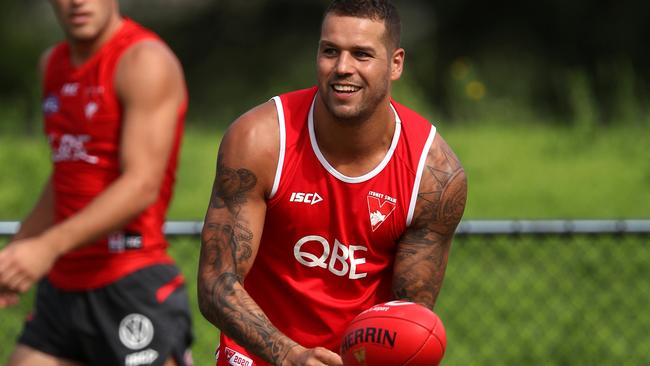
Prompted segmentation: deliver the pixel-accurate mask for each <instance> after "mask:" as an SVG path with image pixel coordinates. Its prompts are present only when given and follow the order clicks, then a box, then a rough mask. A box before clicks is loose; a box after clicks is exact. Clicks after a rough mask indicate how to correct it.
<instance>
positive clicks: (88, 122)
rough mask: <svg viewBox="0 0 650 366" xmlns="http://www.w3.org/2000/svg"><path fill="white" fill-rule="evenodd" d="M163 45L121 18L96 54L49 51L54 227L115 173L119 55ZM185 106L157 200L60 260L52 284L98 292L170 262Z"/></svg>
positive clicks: (46, 91) (63, 48)
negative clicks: (139, 46)
mask: <svg viewBox="0 0 650 366" xmlns="http://www.w3.org/2000/svg"><path fill="white" fill-rule="evenodd" d="M144 40H149V41H155V42H162V41H161V40H160V39H159V38H158V36H156V35H155V34H154V33H152V32H150V31H148V30H146V29H145V28H143V27H141V26H140V25H138V24H136V23H135V22H133V21H131V20H129V19H125V20H124V21H123V25H122V26H121V28H120V29H119V30H118V31H117V32H116V33H115V34H114V35H113V36H112V38H111V39H110V40H109V41H107V42H106V43H105V44H104V45H103V46H102V47H101V49H100V50H99V51H97V53H96V54H95V55H93V56H92V58H90V59H89V60H88V61H87V62H85V63H84V64H83V65H81V66H79V67H77V66H75V65H73V64H72V62H71V59H70V46H69V45H68V43H66V42H64V43H60V44H58V45H57V46H55V48H54V49H53V51H52V53H51V55H50V57H49V60H48V64H47V68H46V70H45V79H44V87H43V112H44V115H45V133H46V134H47V137H48V139H49V143H50V146H51V148H52V161H53V163H54V171H53V185H54V197H55V217H56V222H60V221H62V220H65V219H66V218H68V217H70V216H71V215H74V214H75V213H77V212H78V211H79V210H81V209H82V208H84V207H85V206H86V205H87V204H89V203H90V202H91V201H92V200H93V199H94V198H95V197H96V196H97V195H99V194H100V193H101V192H102V191H103V190H105V189H106V188H107V187H108V186H109V185H110V184H111V183H113V181H114V180H115V179H116V178H118V176H119V175H120V157H119V152H120V139H121V133H122V117H123V116H122V113H123V111H122V106H121V104H120V100H119V99H118V97H117V96H116V94H115V90H114V88H115V86H114V78H115V69H116V67H117V64H118V62H119V60H120V57H121V56H122V55H123V54H124V52H125V51H126V50H127V49H128V48H129V47H131V46H133V45H134V44H136V43H138V42H140V41H144ZM186 110H187V103H186V102H185V103H183V105H182V107H181V108H180V109H179V111H178V123H177V125H176V134H175V140H174V147H173V150H172V152H171V155H170V158H169V163H168V166H167V170H166V172H165V176H164V182H163V184H162V185H161V189H160V194H159V197H158V200H157V201H156V202H155V203H154V204H153V205H151V206H150V207H149V208H147V209H146V210H145V211H144V212H143V213H142V214H140V215H139V216H138V217H136V218H135V219H133V221H131V222H130V223H128V225H126V227H125V228H124V229H123V230H122V231H119V232H116V233H113V234H111V235H109V236H108V237H107V238H102V239H100V240H97V241H96V242H95V243H92V244H90V245H87V246H84V247H81V248H79V249H76V250H74V251H72V252H70V253H67V254H66V255H64V256H62V257H61V258H60V259H59V260H58V261H57V262H56V263H55V264H54V267H53V268H52V270H51V271H50V273H49V276H48V279H49V280H50V281H51V282H52V284H54V285H55V286H56V287H58V288H61V289H66V290H85V289H92V288H97V287H100V286H104V285H107V284H109V283H112V282H114V281H115V280H117V279H119V278H121V277H123V276H125V275H127V274H129V273H131V272H133V271H136V270H138V269H141V268H143V267H145V266H149V265H152V264H158V263H171V262H172V259H171V258H170V257H169V256H168V255H167V254H166V252H165V249H166V247H167V242H166V240H165V238H164V235H163V232H162V228H163V224H164V220H165V213H166V211H167V207H168V205H169V201H170V198H171V195H172V187H173V184H174V180H175V170H176V164H177V158H178V150H179V146H180V141H181V136H182V133H183V124H184V118H185V112H186Z"/></svg>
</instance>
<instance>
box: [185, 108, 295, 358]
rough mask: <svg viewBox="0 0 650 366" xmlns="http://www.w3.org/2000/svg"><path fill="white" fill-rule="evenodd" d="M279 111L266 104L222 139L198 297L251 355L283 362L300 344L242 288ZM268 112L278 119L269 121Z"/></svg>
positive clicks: (256, 241) (257, 233)
mask: <svg viewBox="0 0 650 366" xmlns="http://www.w3.org/2000/svg"><path fill="white" fill-rule="evenodd" d="M274 108H275V107H274V106H273V105H272V102H271V103H267V104H265V105H262V106H260V107H258V108H257V110H255V109H254V110H253V111H251V112H249V113H247V114H245V115H244V116H242V117H240V118H239V119H238V120H237V121H236V122H234V123H233V124H232V125H231V127H230V128H229V129H228V131H227V132H226V134H225V135H224V138H223V139H222V141H221V145H220V147H219V155H218V158H217V167H216V170H217V171H216V176H215V179H214V184H213V187H212V194H211V197H210V203H209V206H208V209H207V213H206V216H205V222H204V225H203V231H202V233H201V255H200V259H199V273H198V297H199V309H200V310H201V313H202V314H203V316H204V317H205V318H206V319H207V320H208V321H210V322H211V323H212V324H214V325H215V326H217V327H218V328H219V329H220V330H221V331H222V332H224V334H226V335H228V336H229V337H230V338H232V339H234V340H235V341H236V342H237V343H238V344H240V345H241V346H243V347H245V348H246V349H248V350H249V351H251V352H253V353H255V354H256V355H258V356H260V357H262V358H263V359H265V360H266V361H268V362H270V363H272V364H280V363H281V362H282V360H283V359H284V358H285V357H286V355H287V353H288V352H289V350H290V349H291V348H293V347H294V346H295V345H296V343H295V342H293V341H292V340H291V339H289V338H288V337H287V336H285V335H284V334H282V333H281V332H280V331H279V330H278V329H277V328H275V327H274V326H273V324H271V322H270V320H269V319H268V318H267V316H266V315H265V314H264V312H263V311H262V309H260V307H259V306H258V305H257V304H256V303H255V301H254V300H253V299H252V298H251V297H250V295H249V294H248V293H247V291H246V290H245V289H244V286H243V283H244V279H245V277H246V275H247V273H248V271H249V270H250V268H251V266H252V265H253V262H254V260H255V257H256V255H257V252H258V249H259V245H260V237H261V234H262V229H263V225H264V217H265V214H266V199H265V197H266V196H267V195H268V193H269V192H270V187H271V186H272V184H273V182H272V181H273V177H274V175H275V174H274V173H275V166H277V156H278V150H277V148H278V144H277V143H275V142H273V143H270V144H269V141H270V140H273V138H272V137H271V136H276V137H275V139H277V140H278V141H279V135H277V132H272V130H271V133H270V134H269V133H268V131H269V130H268V129H267V127H270V126H272V125H271V123H273V124H275V125H276V126H277V119H276V118H277V117H276V114H275V112H273V111H274ZM269 114H271V115H273V116H274V119H275V121H270V122H271V123H269V121H268V119H267V118H266V117H265V116H267V115H269ZM259 116H262V117H261V118H260V117H259ZM276 130H277V128H276ZM269 156H271V157H273V156H274V157H275V160H272V159H269V158H268V157H269Z"/></svg>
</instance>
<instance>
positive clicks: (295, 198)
mask: <svg viewBox="0 0 650 366" xmlns="http://www.w3.org/2000/svg"><path fill="white" fill-rule="evenodd" d="M322 200H323V198H322V197H321V196H319V195H318V193H316V192H314V193H303V192H293V193H291V198H289V201H290V202H304V203H309V204H310V205H315V204H317V203H318V202H320V201H322Z"/></svg>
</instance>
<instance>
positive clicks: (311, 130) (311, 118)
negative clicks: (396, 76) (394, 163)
mask: <svg viewBox="0 0 650 366" xmlns="http://www.w3.org/2000/svg"><path fill="white" fill-rule="evenodd" d="M317 96H318V94H316V95H315V96H314V100H313V101H312V102H311V108H310V109H309V118H308V123H307V124H308V126H309V140H310V141H311V147H312V150H314V154H316V157H317V158H318V161H320V163H321V165H322V166H323V167H324V168H325V170H327V171H328V172H329V173H330V174H332V175H333V176H334V177H335V178H336V179H338V180H340V181H342V182H345V183H362V182H365V181H367V180H370V179H372V178H373V177H375V176H376V175H377V174H379V173H380V172H381V171H382V170H383V169H384V168H385V167H386V165H388V162H390V159H391V158H392V157H393V153H394V152H395V149H396V148H397V142H398V141H399V136H400V133H401V130H402V121H401V120H400V119H399V116H398V115H397V111H396V110H395V108H394V107H393V105H392V104H391V106H390V107H391V109H392V110H393V113H394V114H395V133H393V141H392V142H391V144H390V148H388V152H387V153H386V156H384V159H383V160H382V161H381V162H380V163H379V165H377V166H376V167H375V168H374V169H373V170H371V171H370V172H368V173H366V174H364V175H362V176H359V177H348V176H347V175H344V174H342V173H340V172H339V171H338V170H336V169H334V167H333V166H331V165H330V163H329V162H328V161H327V159H325V156H324V155H323V153H322V152H321V151H320V148H319V147H318V142H316V133H315V132H314V106H315V105H316V97H317Z"/></svg>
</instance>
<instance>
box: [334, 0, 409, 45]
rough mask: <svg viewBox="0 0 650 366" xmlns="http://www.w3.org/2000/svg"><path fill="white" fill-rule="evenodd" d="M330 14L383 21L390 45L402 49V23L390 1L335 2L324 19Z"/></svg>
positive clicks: (335, 0) (352, 0) (356, 0)
mask: <svg viewBox="0 0 650 366" xmlns="http://www.w3.org/2000/svg"><path fill="white" fill-rule="evenodd" d="M329 13H333V14H336V15H341V16H351V17H356V18H366V19H372V20H380V21H383V22H384V26H385V27H386V37H387V39H388V40H389V41H390V45H391V46H393V47H394V48H399V47H400V38H401V33H402V21H401V20H400V17H399V13H398V12H397V8H396V7H395V5H393V3H391V2H390V1H389V0H334V1H332V3H330V5H329V7H328V8H327V10H325V15H324V16H323V18H325V17H326V16H327V14H329Z"/></svg>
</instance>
